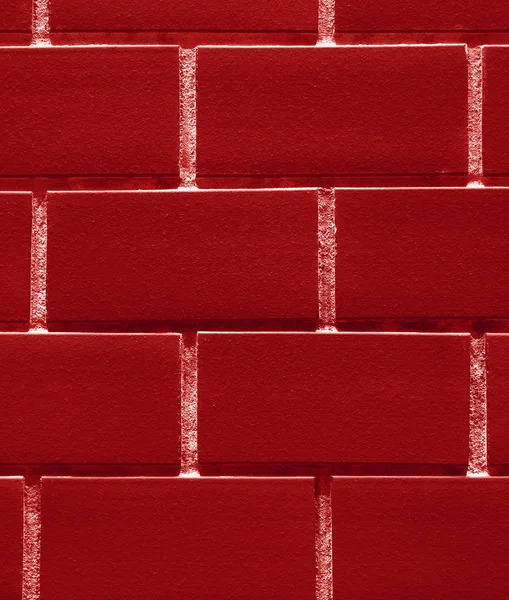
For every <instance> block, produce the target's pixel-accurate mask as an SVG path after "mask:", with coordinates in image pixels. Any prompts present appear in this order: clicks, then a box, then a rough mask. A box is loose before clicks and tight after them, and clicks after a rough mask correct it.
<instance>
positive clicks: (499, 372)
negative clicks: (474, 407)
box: [487, 334, 509, 464]
mask: <svg viewBox="0 0 509 600" xmlns="http://www.w3.org/2000/svg"><path fill="white" fill-rule="evenodd" d="M487 337H488V385H489V396H488V411H489V412H488V443H489V446H488V448H489V454H488V458H489V461H490V463H491V464H499V463H502V464H507V463H509V443H508V440H507V432H508V431H509V415H508V413H509V411H508V402H509V376H508V368H507V366H508V364H509V336H508V335H507V334H489V335H488V336H487Z"/></svg>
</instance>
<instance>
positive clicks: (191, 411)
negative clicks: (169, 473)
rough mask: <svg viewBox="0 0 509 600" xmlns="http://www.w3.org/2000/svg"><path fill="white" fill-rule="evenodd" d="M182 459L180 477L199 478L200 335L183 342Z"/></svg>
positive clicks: (187, 338) (188, 335) (188, 337)
mask: <svg viewBox="0 0 509 600" xmlns="http://www.w3.org/2000/svg"><path fill="white" fill-rule="evenodd" d="M180 419H181V420H180V422H181V458H180V475H181V476H182V477H198V476H199V474H200V472H199V467H198V335H197V333H196V332H191V333H184V334H183V335H182V340H181V416H180Z"/></svg>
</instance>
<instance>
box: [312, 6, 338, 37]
mask: <svg viewBox="0 0 509 600" xmlns="http://www.w3.org/2000/svg"><path fill="white" fill-rule="evenodd" d="M335 33H336V0H318V40H317V42H316V45H317V46H335V45H336V42H335V40H334V34H335Z"/></svg>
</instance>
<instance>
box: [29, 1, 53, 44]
mask: <svg viewBox="0 0 509 600" xmlns="http://www.w3.org/2000/svg"><path fill="white" fill-rule="evenodd" d="M49 15H50V0H33V14H32V43H31V44H30V45H31V46H51V40H50V25H49Z"/></svg>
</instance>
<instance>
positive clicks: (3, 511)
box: [0, 477, 23, 600]
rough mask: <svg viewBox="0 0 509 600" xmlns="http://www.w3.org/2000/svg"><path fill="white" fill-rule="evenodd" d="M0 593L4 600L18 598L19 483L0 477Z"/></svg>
mask: <svg viewBox="0 0 509 600" xmlns="http://www.w3.org/2000/svg"><path fill="white" fill-rule="evenodd" d="M0 537H1V539H2V543H1V544H0V590H1V591H2V597H3V598H5V599H6V600H14V599H15V598H20V597H21V569H22V560H23V558H22V552H23V547H22V546H23V544H22V540H23V480H22V479H21V478H20V477H19V478H13V477H10V478H4V477H1V478H0Z"/></svg>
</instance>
